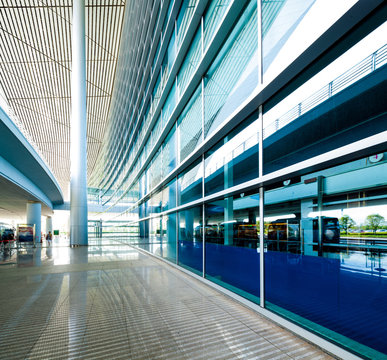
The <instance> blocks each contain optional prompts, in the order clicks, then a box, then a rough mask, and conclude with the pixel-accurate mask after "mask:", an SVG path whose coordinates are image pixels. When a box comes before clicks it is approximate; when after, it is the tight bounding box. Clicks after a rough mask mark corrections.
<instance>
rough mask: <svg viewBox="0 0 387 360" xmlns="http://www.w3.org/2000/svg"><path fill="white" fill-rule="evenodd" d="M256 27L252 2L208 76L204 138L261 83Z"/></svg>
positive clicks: (255, 6) (255, 16)
mask: <svg viewBox="0 0 387 360" xmlns="http://www.w3.org/2000/svg"><path fill="white" fill-rule="evenodd" d="M257 24H258V21H257V2H256V1H255V0H252V1H250V2H249V5H248V6H247V8H246V9H245V11H244V12H243V14H242V15H241V16H240V18H239V21H238V23H237V25H236V26H235V27H234V29H233V31H232V32H231V34H230V36H229V37H228V39H227V41H226V43H225V44H224V45H223V46H222V48H221V50H220V52H219V54H218V56H217V57H216V58H215V61H214V62H213V63H212V65H211V67H210V69H209V70H208V73H207V74H206V76H205V88H204V114H205V116H204V135H205V136H207V135H208V134H210V133H212V132H213V131H214V130H215V129H216V128H217V127H218V126H219V125H220V124H221V123H222V122H223V121H224V120H226V119H227V117H228V116H229V115H231V114H232V113H233V111H235V110H236V109H237V108H238V107H239V106H240V105H241V103H242V102H243V101H244V100H245V99H246V98H247V97H248V96H249V95H250V94H251V92H252V91H253V90H254V89H255V87H256V86H257V84H258V55H257V47H258V30H257Z"/></svg>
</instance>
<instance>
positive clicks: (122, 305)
mask: <svg viewBox="0 0 387 360" xmlns="http://www.w3.org/2000/svg"><path fill="white" fill-rule="evenodd" d="M102 271H103V273H105V274H107V273H106V271H105V266H102ZM120 273H121V274H122V273H123V272H122V270H120ZM122 276H124V275H123V274H122ZM119 290H120V291H119V295H120V300H121V304H120V305H121V309H122V311H123V312H124V313H125V306H124V294H123V293H122V288H119ZM124 321H125V332H126V339H127V341H128V343H129V332H128V322H127V318H126V316H124Z"/></svg>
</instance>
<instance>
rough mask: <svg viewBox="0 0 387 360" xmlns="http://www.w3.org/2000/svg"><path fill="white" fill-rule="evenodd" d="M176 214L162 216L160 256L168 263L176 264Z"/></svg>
mask: <svg viewBox="0 0 387 360" xmlns="http://www.w3.org/2000/svg"><path fill="white" fill-rule="evenodd" d="M176 217H177V215H176V213H173V214H168V215H166V216H163V223H162V225H163V228H162V229H163V232H162V235H163V238H162V253H161V256H162V257H163V258H165V259H168V260H169V261H172V262H176V246H177V244H176V243H177V241H176V240H177V238H176V235H177V232H176V226H177V224H176Z"/></svg>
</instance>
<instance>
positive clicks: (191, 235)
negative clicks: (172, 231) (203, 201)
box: [178, 206, 203, 275]
mask: <svg viewBox="0 0 387 360" xmlns="http://www.w3.org/2000/svg"><path fill="white" fill-rule="evenodd" d="M202 225H203V217H202V207H201V206H197V207H193V208H190V209H187V210H184V211H179V249H178V251H179V253H178V254H179V257H178V258H179V265H181V266H183V267H185V268H187V269H189V270H191V271H193V272H195V273H197V274H200V275H201V274H202V273H203V239H202V236H201V234H200V231H199V229H200V226H202Z"/></svg>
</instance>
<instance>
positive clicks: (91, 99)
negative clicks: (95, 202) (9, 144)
mask: <svg viewBox="0 0 387 360" xmlns="http://www.w3.org/2000/svg"><path fill="white" fill-rule="evenodd" d="M123 4H124V2H120V1H109V0H104V1H98V2H97V1H93V0H86V9H85V10H86V11H85V14H86V44H87V52H86V58H87V63H86V74H87V75H86V76H87V79H86V80H87V112H88V115H87V122H88V124H87V125H88V143H89V144H90V145H89V148H88V152H87V153H88V172H89V173H90V171H91V170H92V169H93V167H94V165H95V163H96V160H97V157H98V154H99V152H100V149H101V146H102V140H103V137H104V132H105V129H106V124H107V120H108V115H109V113H108V112H109V106H110V101H111V96H112V93H113V91H112V86H113V84H114V75H115V68H116V62H117V57H118V44H119V41H120V39H119V36H120V34H121V28H122V21H123V14H124V6H122V5H123ZM2 5H3V7H2V8H1V9H0V22H1V27H0V80H1V83H2V86H3V87H4V91H5V96H6V98H7V99H8V101H9V103H10V106H11V107H12V108H13V111H14V113H15V114H16V116H17V118H18V121H19V122H20V123H21V127H22V128H24V129H25V130H23V131H26V132H27V134H26V136H27V137H30V138H31V139H32V144H33V146H36V147H37V150H38V151H39V152H40V153H41V154H42V156H43V157H44V159H45V160H46V162H47V164H48V165H49V166H50V167H51V169H52V170H53V173H54V175H55V176H56V178H57V180H58V182H59V184H60V185H61V187H62V190H63V193H64V195H65V198H66V197H67V198H68V182H69V178H70V175H69V174H70V158H69V151H70V144H69V138H70V134H69V132H70V128H69V126H70V115H71V114H70V108H71V100H70V96H71V83H70V81H71V21H72V20H71V17H72V1H71V0H30V1H23V0H20V1H17V0H3V1H2Z"/></svg>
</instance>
